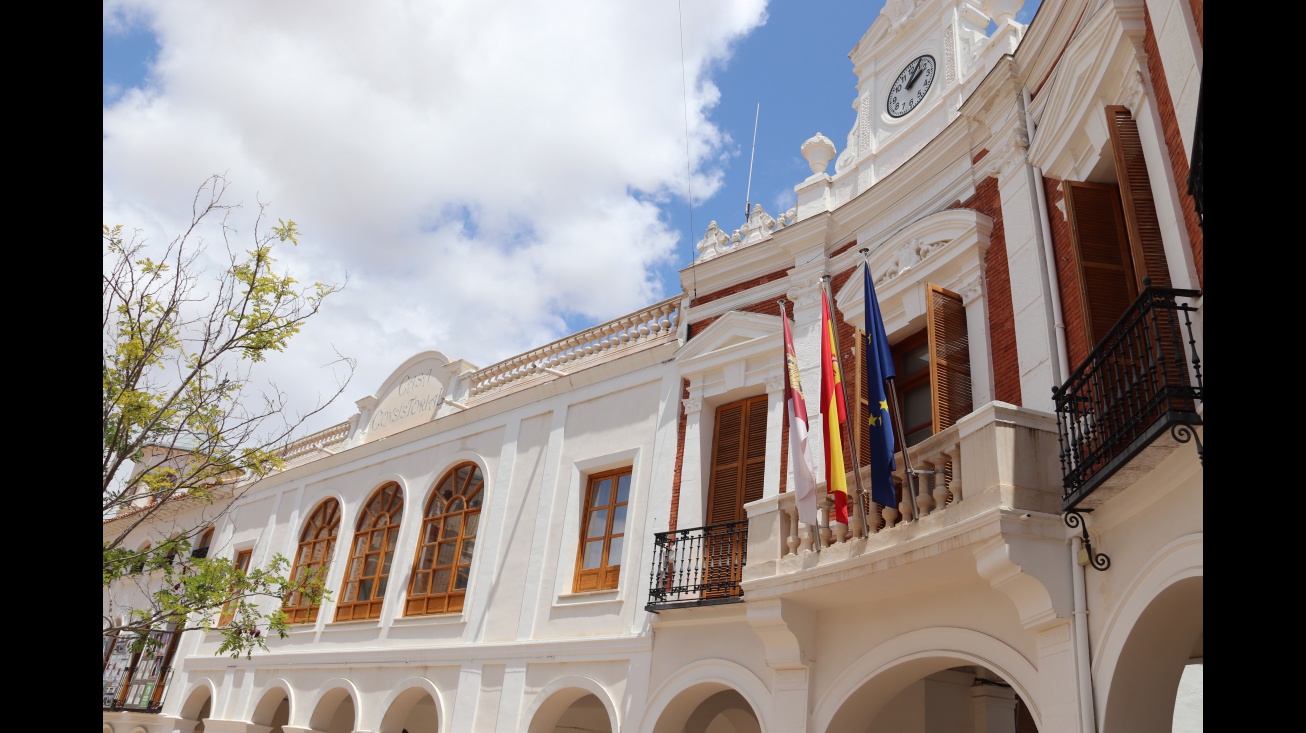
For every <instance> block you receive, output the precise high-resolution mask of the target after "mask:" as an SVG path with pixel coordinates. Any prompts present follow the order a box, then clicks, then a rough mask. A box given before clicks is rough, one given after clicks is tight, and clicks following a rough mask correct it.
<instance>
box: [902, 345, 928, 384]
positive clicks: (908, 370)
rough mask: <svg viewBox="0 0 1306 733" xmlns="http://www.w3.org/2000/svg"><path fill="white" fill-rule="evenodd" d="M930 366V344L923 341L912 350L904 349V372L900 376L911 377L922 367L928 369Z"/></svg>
mask: <svg viewBox="0 0 1306 733" xmlns="http://www.w3.org/2000/svg"><path fill="white" fill-rule="evenodd" d="M929 366H930V345H929V343H928V342H927V343H923V344H921V345H920V346H917V347H916V348H914V349H911V350H910V351H904V352H903V354H902V374H899V375H898V377H899V378H901V377H909V376H911V375H913V374H915V373H916V372H919V371H920V370H922V369H928V368H929Z"/></svg>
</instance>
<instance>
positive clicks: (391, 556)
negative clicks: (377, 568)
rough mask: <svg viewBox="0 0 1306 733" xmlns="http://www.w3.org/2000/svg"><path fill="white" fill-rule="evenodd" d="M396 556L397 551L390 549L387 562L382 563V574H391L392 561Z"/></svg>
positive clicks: (386, 555)
mask: <svg viewBox="0 0 1306 733" xmlns="http://www.w3.org/2000/svg"><path fill="white" fill-rule="evenodd" d="M394 557H395V552H394V550H391V551H389V552H387V553H386V554H385V562H384V563H382V564H381V574H382V575H389V574H390V561H391V560H393V559H394Z"/></svg>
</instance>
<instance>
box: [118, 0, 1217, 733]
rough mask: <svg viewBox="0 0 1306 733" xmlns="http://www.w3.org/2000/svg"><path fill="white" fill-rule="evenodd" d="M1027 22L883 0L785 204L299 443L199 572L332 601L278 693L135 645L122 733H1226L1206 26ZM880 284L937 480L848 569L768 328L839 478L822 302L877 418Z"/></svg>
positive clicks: (1139, 19)
mask: <svg viewBox="0 0 1306 733" xmlns="http://www.w3.org/2000/svg"><path fill="white" fill-rule="evenodd" d="M1019 7H1020V0H992V1H990V2H984V3H981V2H978V1H976V2H969V1H966V0H961V1H956V0H915V1H913V0H889V1H888V2H887V3H886V5H885V8H884V11H883V13H882V14H881V15H880V17H879V18H878V19H877V20H876V21H875V23H874V24H873V25H872V26H871V27H870V29H868V30H867V32H866V34H865V36H864V37H863V38H862V40H861V41H860V42H859V43H858V44H857V45H856V46H855V47H854V48H853V49H852V52H851V53H850V58H851V60H852V62H853V65H854V68H855V70H856V73H857V77H858V85H857V89H856V90H855V101H854V108H855V109H856V110H857V118H856V122H855V124H854V127H853V129H852V130H850V131H849V133H848V135H847V138H846V140H845V141H844V142H843V145H842V147H841V148H840V147H837V146H836V145H835V144H834V143H833V142H831V141H830V140H829V139H827V138H825V137H824V136H821V135H819V134H818V135H816V136H815V137H813V138H812V139H811V140H808V141H806V142H803V141H794V144H795V145H796V146H797V145H799V144H800V143H801V146H802V151H803V154H804V156H805V157H806V159H807V160H808V161H809V163H811V166H812V170H813V173H812V175H811V176H810V177H809V178H807V179H806V180H804V181H802V182H799V183H798V184H797V186H796V189H795V190H796V192H797V196H798V201H797V205H796V207H795V209H794V210H792V211H791V212H787V213H786V214H785V215H783V216H780V217H778V218H775V217H772V216H771V215H769V214H768V213H767V212H765V211H763V210H762V209H761V208H760V207H758V208H756V209H754V210H753V212H752V214H751V216H750V217H749V221H747V222H745V223H744V225H743V226H742V227H741V228H740V229H739V230H738V232H737V234H738V236H737V237H732V236H727V235H726V234H725V233H724V232H722V231H721V230H720V229H717V228H716V226H715V223H714V225H713V226H712V227H711V228H710V229H709V231H708V233H707V235H706V236H705V237H704V239H703V241H702V242H700V243H699V251H700V256H699V257H698V258H697V259H696V260H695V262H694V263H692V264H691V265H690V266H689V267H687V268H686V269H685V270H684V271H682V278H681V280H682V283H683V284H684V285H685V292H683V293H681V294H679V295H677V296H676V297H674V298H671V299H669V300H667V301H664V302H662V303H658V304H654V305H652V306H650V307H648V308H647V309H644V310H642V311H639V312H637V313H633V314H631V315H629V316H627V317H623V318H619V319H616V320H614V321H611V322H609V323H606V324H603V325H601V326H598V327H596V328H593V329H590V330H588V331H585V332H582V333H579V334H576V335H574V336H571V337H568V338H566V339H563V340H561V341H558V342H555V343H553V344H549V345H547V346H543V347H541V348H539V349H536V350H534V351H531V352H528V353H526V354H522V355H520V356H518V357H515V358H512V359H508V360H506V361H504V362H501V363H499V364H495V365H492V366H489V367H487V368H477V367H475V366H473V365H471V364H468V363H466V362H464V361H459V360H456V359H451V358H449V357H447V356H445V355H443V354H441V353H439V352H437V351H425V352H422V353H419V354H416V355H415V356H413V357H412V358H411V359H410V360H409V361H408V362H406V363H404V364H401V365H398V366H397V368H396V369H395V371H394V373H393V375H392V376H391V377H390V379H388V380H387V381H386V383H385V384H383V385H381V386H380V388H379V389H378V390H377V391H376V393H375V396H372V397H367V398H364V399H362V400H359V401H358V407H359V412H358V414H357V415H355V416H354V418H352V419H351V420H350V421H348V422H347V423H344V424H342V425H340V426H337V427H336V428H333V429H331V430H329V431H325V432H323V433H320V434H318V435H316V436H312V437H310V438H308V439H306V440H304V441H301V442H300V443H299V444H296V445H295V446H292V449H291V450H290V452H289V453H288V454H287V455H288V456H289V457H290V458H291V461H290V463H289V465H288V466H287V467H286V469H285V470H283V471H281V472H279V473H277V474H275V475H274V476H272V477H270V478H266V479H264V480H262V481H260V482H259V483H257V484H256V485H255V486H254V487H253V488H252V489H251V490H250V491H249V492H248V493H246V494H244V495H243V496H242V497H241V498H240V499H239V501H238V502H237V504H236V505H235V506H234V507H233V509H232V511H230V512H229V513H227V514H226V515H224V516H223V517H222V519H220V520H219V521H217V522H216V523H215V525H214V527H213V530H214V532H213V536H212V539H211V542H209V544H208V547H209V549H208V552H210V553H220V556H223V557H231V558H233V559H238V560H240V561H241V562H246V563H249V564H251V565H253V566H257V565H258V564H259V563H261V562H265V561H266V560H267V558H270V557H271V556H272V555H273V554H275V553H280V554H283V555H285V556H287V557H291V558H295V559H296V560H297V561H299V562H308V563H313V562H317V561H322V562H326V563H327V565H326V566H327V586H328V588H329V589H330V590H331V591H332V597H331V599H330V600H329V601H327V602H326V603H324V604H322V606H321V607H316V608H315V607H309V606H307V605H302V604H300V603H299V602H298V601H297V600H296V599H289V600H288V601H287V606H288V608H289V610H290V612H291V613H292V615H293V616H294V618H295V620H296V621H297V623H296V624H295V625H294V627H293V631H292V632H291V634H290V636H289V637H288V638H285V639H270V640H268V643H267V646H268V650H267V651H266V652H260V653H256V654H254V655H253V657H252V658H251V659H248V660H246V659H244V658H238V659H233V658H231V657H228V656H225V655H224V656H219V655H216V654H215V650H216V649H217V645H218V635H217V634H216V633H213V634H209V635H204V634H202V633H200V632H187V633H186V634H184V635H182V636H181V637H180V639H179V641H178V643H177V644H176V647H175V652H174V653H172V654H171V655H168V656H166V657H165V658H160V659H158V660H156V661H157V662H158V664H157V665H153V666H152V665H150V664H148V663H146V662H145V661H141V660H139V659H136V658H133V657H132V656H131V655H130V654H126V655H123V654H114V653H113V652H112V649H111V648H110V647H111V646H112V645H111V644H110V643H108V642H106V679H109V678H110V676H111V675H110V673H109V672H110V670H116V675H117V676H114V677H113V679H114V680H117V681H121V680H122V679H123V677H124V676H125V677H126V679H127V682H126V683H125V684H122V685H121V686H114V687H112V688H111V689H108V690H107V691H106V704H105V712H104V715H103V718H104V731H105V733H137V732H138V731H143V732H145V733H164V732H169V731H179V732H180V733H192V732H193V731H201V730H203V731H208V732H209V733H215V732H222V733H268V732H269V731H274V732H277V733H282V732H284V733H291V732H295V733H309V732H310V731H318V732H321V733H354V732H358V733H363V732H366V733H401V732H402V731H407V732H408V733H455V732H458V733H461V732H463V731H487V732H488V731H497V732H499V733H510V732H514V731H531V732H536V731H629V732H631V733H667V732H672V731H692V732H694V733H722V732H728V731H738V732H743V731H761V732H765V733H780V732H797V731H816V732H821V733H824V732H827V731H872V730H874V731H882V730H898V731H919V732H922V733H935V732H942V731H948V732H954V731H960V732H963V733H966V732H974V733H993V732H996V731H1007V732H1012V731H1021V732H1022V733H1024V732H1025V731H1034V730H1037V731H1040V732H1042V733H1053V732H1057V731H1066V732H1070V731H1075V732H1077V733H1088V732H1089V731H1109V732H1110V733H1117V732H1120V731H1156V730H1170V729H1174V730H1185V731H1187V730H1200V729H1201V725H1202V720H1201V669H1202V667H1201V665H1202V633H1203V632H1202V588H1203V580H1202V578H1203V560H1202V557H1203V538H1202V537H1203V536H1202V531H1203V500H1202V462H1201V443H1200V435H1201V427H1200V423H1201V413H1202V401H1201V396H1202V390H1201V380H1202V374H1201V371H1202V369H1201V355H1202V353H1203V345H1202V313H1203V302H1202V296H1201V289H1202V241H1203V240H1202V230H1201V223H1200V212H1201V201H1200V195H1201V177H1200V170H1201V168H1200V160H1201V124H1200V111H1199V110H1200V99H1201V91H1200V90H1201V70H1202V2H1201V0H1105V1H1103V0H1044V2H1043V3H1042V5H1041V6H1040V7H1039V9H1038V12H1037V15H1036V16H1035V18H1034V19H1033V21H1032V22H1031V23H1030V25H1029V26H1022V25H1020V24H1017V23H1016V22H1015V21H1014V15H1015V13H1016V11H1017V10H1018V9H1019ZM831 161H833V171H832V172H831V171H830V170H829V169H830V167H831V166H830V163H831ZM1190 168H1192V169H1193V173H1194V174H1195V175H1193V176H1192V182H1191V184H1190V180H1189V179H1190ZM1190 191H1191V192H1190ZM1194 193H1195V194H1196V196H1194ZM863 250H865V252H864V253H863ZM864 261H865V262H866V263H867V266H869V268H870V272H871V274H872V277H873V279H874V281H875V287H876V291H877V293H878V298H879V302H880V308H881V312H882V314H883V318H884V321H885V325H886V330H887V332H888V335H889V341H890V342H891V343H892V344H893V347H894V348H893V351H894V357H895V361H896V362H897V375H898V377H897V379H896V380H895V385H896V387H897V390H898V395H897V397H898V401H899V402H900V403H901V404H902V405H903V406H904V422H905V423H906V427H907V430H906V433H907V434H908V435H909V436H910V438H909V441H908V442H910V443H911V445H910V449H909V451H908V454H907V455H901V454H900V455H899V460H898V462H897V465H898V478H899V479H900V480H903V479H906V478H908V475H907V473H906V471H905V468H906V467H907V465H908V463H910V465H911V466H912V467H913V468H914V469H915V470H917V471H919V473H917V474H915V478H916V481H915V482H911V481H904V482H903V483H902V485H900V487H899V489H900V503H899V505H898V506H897V507H884V508H881V507H879V506H878V505H869V506H868V507H867V509H868V510H869V512H870V515H871V521H869V522H868V524H870V525H871V529H870V531H865V530H863V528H862V526H861V523H860V522H859V521H857V520H854V521H853V522H851V524H852V526H850V527H845V526H842V525H836V526H833V527H829V528H827V529H828V530H829V531H828V533H827V534H828V536H827V537H826V538H825V540H824V541H823V542H819V544H823V545H825V546H824V547H822V548H821V549H820V550H819V552H818V551H814V543H816V542H818V541H819V538H817V539H814V538H813V537H812V534H811V532H810V528H808V527H807V526H806V525H803V526H802V527H800V526H799V523H798V521H797V510H796V508H795V503H794V498H793V497H794V494H793V490H792V487H793V483H792V482H793V472H792V470H791V467H790V466H789V453H788V451H789V424H788V420H787V418H786V416H785V410H784V372H783V371H782V366H783V363H784V360H783V352H782V337H781V321H780V310H779V306H778V303H777V301H779V300H781V299H784V300H786V301H788V305H787V308H788V313H789V317H790V318H791V319H792V323H793V326H792V328H793V332H794V338H795V343H796V349H797V354H798V361H799V364H800V374H801V378H802V383H803V385H804V386H805V387H806V391H807V394H808V399H807V406H808V410H809V416H808V420H809V424H810V425H811V426H812V431H811V436H810V442H811V448H812V454H813V460H814V462H815V463H816V474H817V476H818V478H819V477H821V476H823V471H824V459H823V457H822V456H823V450H822V435H821V431H820V430H819V429H817V426H819V425H820V417H821V416H820V414H819V407H820V405H819V400H817V399H816V398H815V395H816V394H817V393H818V389H819V384H820V356H819V354H820V334H819V330H820V328H819V327H820V314H821V297H820V296H821V283H822V281H823V278H825V277H827V276H828V277H829V278H830V292H831V294H832V296H833V301H834V307H835V310H836V316H835V317H836V320H837V321H838V322H839V324H840V326H839V331H840V341H841V345H842V347H843V348H842V352H841V359H842V360H843V369H844V374H845V380H846V382H847V383H848V384H849V386H850V387H853V386H856V387H860V385H861V380H862V376H861V375H862V369H861V357H862V356H863V355H862V354H861V351H862V349H861V348H860V345H859V344H860V340H859V339H858V338H857V336H856V334H857V332H858V329H861V328H862V327H863V324H864V303H863V288H862V279H861V278H862V275H861V272H862V270H861V267H862V263H863V262H864ZM1144 278H1147V281H1146V282H1145V281H1144ZM1053 387H1056V388H1057V391H1056V392H1055V394H1054V390H1053ZM858 393H859V392H850V395H851V394H858ZM852 413H853V416H852V419H851V420H850V422H851V427H850V430H851V431H852V433H853V435H852V438H853V439H854V441H855V442H856V448H855V449H854V450H855V452H856V453H858V454H859V455H864V454H865V447H864V446H863V445H861V444H862V443H864V442H865V441H864V440H863V437H862V436H861V434H860V432H861V431H860V428H859V426H860V425H864V424H865V419H866V413H865V406H864V405H862V404H860V403H858V404H855V405H853V406H852ZM901 445H902V441H901V440H899V446H901ZM908 459H909V460H908ZM861 465H862V473H863V477H864V478H865V479H866V480H867V481H869V471H868V470H867V469H866V468H865V460H864V459H863V460H862V461H861ZM848 468H849V469H850V470H851V469H852V464H851V456H850V463H849V466H848ZM856 479H857V477H856V476H853V475H852V474H851V473H850V474H849V479H848V483H849V486H854V485H856V483H857V481H856ZM913 485H914V486H915V487H916V488H915V491H914V492H913V490H912V488H911V487H912V486H913ZM904 487H905V490H904ZM913 493H914V496H913ZM1090 511H1091V513H1090ZM201 512H202V509H201V508H199V507H197V506H188V505H187V503H186V502H185V500H181V501H178V502H177V507H176V509H175V510H173V511H172V513H171V515H170V516H161V517H160V518H159V520H158V521H157V522H156V523H155V524H154V525H153V526H149V527H142V528H140V529H139V530H138V531H137V534H136V536H135V539H134V542H135V543H136V544H137V545H140V544H143V543H146V542H151V541H154V542H157V541H158V539H159V538H161V537H165V536H167V533H168V531H169V528H170V527H171V526H172V524H171V523H172V522H174V521H175V522H177V523H181V524H185V523H187V522H191V523H193V522H194V521H196V520H197V518H199V517H200V516H201ZM164 514H167V513H164ZM877 516H878V517H879V518H880V519H877ZM881 519H882V521H881ZM114 526H115V525H114V520H109V521H108V522H106V533H108V532H109V531H110V530H111V529H112V528H113V527H114ZM360 547H366V548H370V550H362V551H356V550H355V548H360ZM368 552H370V553H371V554H368ZM315 553H316V554H315ZM125 588H126V584H123V589H125ZM123 589H113V590H111V591H110V592H126V591H125V590H123ZM133 676H134V677H135V679H136V684H135V685H133V683H132V682H131V679H132V678H133ZM159 682H161V683H162V684H161V685H158V686H153V687H147V686H145V685H147V684H154V683H159ZM116 684H117V682H115V685H116Z"/></svg>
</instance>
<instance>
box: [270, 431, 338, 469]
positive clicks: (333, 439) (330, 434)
mask: <svg viewBox="0 0 1306 733" xmlns="http://www.w3.org/2000/svg"><path fill="white" fill-rule="evenodd" d="M349 428H350V423H349V421H348V420H346V421H345V422H342V423H340V424H339V425H332V426H331V427H329V428H327V429H326V430H319V431H318V432H316V433H313V434H312V435H309V436H307V437H304V438H300V439H299V440H296V441H295V442H293V443H291V444H290V445H288V446H286V447H285V448H282V449H281V450H280V451H279V452H278V455H279V456H280V457H281V459H282V460H284V461H286V462H287V463H290V462H292V461H294V460H296V459H298V458H302V457H304V456H306V455H308V454H310V453H313V452H315V451H318V450H322V449H325V448H326V447H327V446H331V445H335V444H337V443H343V442H345V439H346V438H348V437H349Z"/></svg>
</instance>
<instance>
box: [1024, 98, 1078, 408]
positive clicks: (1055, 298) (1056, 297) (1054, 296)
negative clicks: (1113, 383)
mask: <svg viewBox="0 0 1306 733" xmlns="http://www.w3.org/2000/svg"><path fill="white" fill-rule="evenodd" d="M1020 92H1021V95H1022V97H1023V100H1022V101H1023V102H1024V105H1023V106H1024V110H1022V111H1023V112H1024V113H1025V130H1026V131H1027V132H1028V133H1029V141H1030V143H1033V142H1034V118H1033V117H1032V116H1030V114H1029V105H1030V101H1031V98H1030V95H1029V89H1025V88H1022V89H1021V90H1020ZM1026 170H1027V171H1028V177H1029V186H1030V188H1032V189H1034V195H1035V197H1036V198H1037V200H1038V229H1037V230H1035V231H1036V233H1037V236H1038V238H1039V244H1040V245H1041V246H1042V248H1043V249H1042V252H1043V288H1044V293H1045V294H1046V295H1047V298H1048V300H1050V301H1051V302H1052V326H1053V337H1052V340H1053V341H1054V342H1055V343H1056V345H1057V359H1056V363H1055V364H1053V365H1052V366H1053V370H1054V371H1055V372H1056V375H1057V384H1058V385H1062V384H1065V383H1066V380H1068V379H1069V378H1070V356H1069V354H1068V353H1067V351H1066V321H1065V318H1063V317H1062V315H1061V290H1060V285H1059V284H1058V283H1057V256H1056V252H1054V251H1053V249H1052V225H1051V224H1049V223H1048V222H1049V221H1050V220H1049V219H1048V200H1047V195H1046V194H1045V193H1044V192H1043V170H1042V169H1041V168H1039V167H1037V166H1034V165H1029V166H1026Z"/></svg>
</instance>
